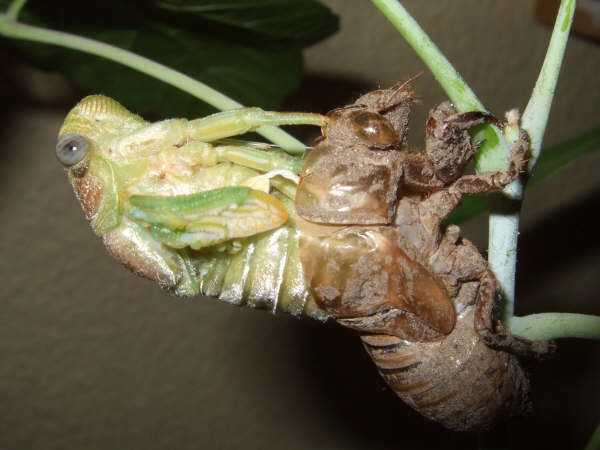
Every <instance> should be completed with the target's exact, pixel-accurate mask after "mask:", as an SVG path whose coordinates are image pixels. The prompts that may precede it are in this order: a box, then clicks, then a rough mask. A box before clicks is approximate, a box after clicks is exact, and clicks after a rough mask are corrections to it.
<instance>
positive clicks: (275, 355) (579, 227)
mask: <svg viewBox="0 0 600 450" xmlns="http://www.w3.org/2000/svg"><path fill="white" fill-rule="evenodd" d="M324 3H326V4H328V5H329V6H330V7H331V8H332V9H333V10H334V11H335V12H336V13H337V14H339V15H340V18H341V31H340V32H339V33H338V34H336V35H335V36H333V37H332V38H330V39H328V40H327V41H325V42H322V43H320V44H318V45H315V46H313V47H312V48H310V49H309V50H308V51H306V53H305V57H306V75H305V80H304V82H303V85H302V87H301V90H300V92H298V93H296V94H294V95H293V96H292V97H290V99H289V101H288V103H287V104H286V105H285V108H286V109H308V110H312V111H318V112H326V111H327V110H329V109H330V108H332V107H335V106H341V105H343V104H345V103H347V102H349V101H351V100H352V99H353V98H354V97H355V96H357V95H359V94H361V93H364V92H366V91H367V90H370V89H373V88H376V87H379V86H382V87H387V86H389V85H391V84H393V83H394V82H396V81H397V80H400V79H405V78H407V77H409V76H411V75H415V74H417V73H419V72H421V71H424V70H425V68H424V66H423V64H422V63H421V61H420V60H419V59H418V58H417V56H415V55H414V54H413V52H412V51H411V49H410V48H409V47H408V46H407V45H406V44H405V43H404V42H403V40H402V39H401V37H400V36H399V35H398V34H397V32H396V31H395V30H394V29H393V27H392V26H391V25H390V24H389V23H388V22H387V21H386V20H385V19H384V18H383V16H382V15H381V14H380V13H379V12H378V11H377V10H376V9H375V8H374V7H373V6H372V5H371V3H370V2H368V1H366V0H345V1H344V0H324ZM404 4H405V6H406V7H407V8H408V9H409V11H411V12H412V13H413V14H414V16H415V17H416V19H417V20H418V21H419V22H420V23H421V24H422V26H423V27H424V28H425V29H426V30H427V31H428V32H429V33H430V35H431V36H432V38H433V39H434V41H435V42H437V43H438V45H439V46H440V47H441V49H442V51H443V52H444V53H445V54H446V55H447V57H448V58H449V59H450V60H451V61H453V62H454V63H455V65H456V67H457V69H458V70H459V71H460V72H461V73H462V74H463V76H464V77H465V79H466V80H467V81H468V82H469V83H470V85H471V87H472V88H473V89H474V91H475V92H477V94H478V95H479V97H480V98H481V99H482V101H483V102H484V103H485V104H486V105H487V106H488V107H489V108H490V109H491V110H492V111H494V112H495V113H496V114H498V115H502V113H503V112H504V111H505V110H507V109H509V108H512V107H515V106H518V107H524V106H525V104H526V102H527V99H528V97H529V93H530V90H531V88H532V86H533V83H534V81H535V78H536V75H537V71H538V68H539V66H540V64H541V62H542V59H543V56H544V52H545V48H546V45H547V41H548V39H549V36H550V28H549V27H548V26H545V25H543V24H540V23H539V22H537V21H536V19H535V14H534V1H533V0H522V1H520V2H498V1H494V0H460V1H457V0H454V1H450V0H439V1H436V2H422V1H417V0H406V1H405V2H404ZM434 5H435V6H434ZM2 45H3V44H2V43H1V42H0V47H1V46H2ZM2 53H5V51H2ZM5 63H6V64H5V65H4V68H3V69H2V70H1V77H2V78H1V79H2V87H1V88H0V93H1V94H2V104H3V106H4V108H3V109H2V111H1V113H0V114H1V117H2V122H1V123H0V142H1V145H0V211H1V214H2V221H1V224H0V236H1V238H0V253H1V255H2V256H1V259H0V274H1V276H2V280H1V283H0V449H109V448H110V449H121V448H123V449H125V448H127V449H130V448H137V449H173V448H176V449H196V448H210V449H265V448H275V449H308V448H313V449H315V448H318V449H321V448H322V449H344V450H350V449H389V448H398V449H401V448H402V449H404V448H407V449H429V448H439V447H442V446H443V447H444V448H448V449H449V448H461V449H470V448H475V446H476V436H475V435H473V434H468V433H452V432H449V431H446V430H444V429H442V428H441V427H439V426H438V425H436V424H433V423H429V422H425V421H424V420H423V419H421V418H420V416H418V415H417V414H415V413H413V412H412V411H411V410H410V409H409V408H408V407H407V406H405V405H404V404H403V403H401V402H400V401H399V400H397V399H396V398H395V396H394V394H393V393H391V391H389V390H388V389H387V388H386V386H385V385H384V383H383V382H382V381H381V380H380V378H379V377H378V375H377V373H376V371H375V369H374V367H373V366H372V365H371V363H370V362H369V360H368V358H367V356H366V355H365V353H364V352H363V351H362V349H361V347H360V344H359V341H358V338H357V337H356V336H355V335H354V334H353V333H352V332H350V331H348V330H344V329H342V328H340V327H337V326H335V325H333V324H329V325H325V326H324V325H321V324H319V323H316V322H313V321H311V320H308V319H302V320H298V319H295V318H291V317H287V316H284V315H278V316H273V315H271V314H268V313H265V312H261V311H253V310H245V309H238V308H235V307H231V306H229V305H226V304H221V303H219V302H217V301H215V300H211V299H202V298H197V299H192V300H183V299H176V298H172V297H168V296H167V295H166V294H165V293H163V292H161V291H160V289H159V288H158V287H157V286H155V285H153V284H151V283H150V282H147V281H144V280H141V279H139V278H136V277H135V276H133V275H131V274H130V273H129V272H127V271H126V270H124V269H123V268H122V267H121V266H120V265H119V264H118V263H116V262H115V261H114V260H113V259H112V258H111V257H110V256H109V255H108V254H107V253H106V251H105V250H104V248H103V246H102V244H101V242H100V241H99V240H98V239H96V238H95V237H94V235H93V234H92V232H91V230H90V229H89V227H88V225H87V223H86V222H85V220H84V217H83V214H82V213H81V210H80V207H79V205H78V204H77V202H76V200H75V199H74V197H73V194H72V192H71V188H70V186H69V184H68V183H67V180H66V179H65V175H64V173H63V171H62V169H61V167H60V166H59V164H58V163H57V161H56V160H55V157H54V152H53V148H54V142H55V136H56V133H57V130H58V128H59V126H60V124H61V122H62V119H63V117H64V116H65V114H66V112H67V111H68V109H69V107H70V106H72V104H73V103H74V102H75V101H76V100H77V98H76V97H77V95H79V93H77V92H76V91H75V90H74V89H73V88H72V87H71V86H70V85H69V84H68V83H67V82H66V81H65V80H63V79H62V78H61V77H60V76H57V75H52V74H50V75H48V74H42V73H39V72H36V71H34V70H31V69H29V68H27V67H25V66H23V65H22V63H21V61H20V60H19V59H18V57H16V56H15V55H11V54H8V56H6V58H5ZM599 72H600V47H599V46H598V43H597V42H595V41H593V40H590V39H589V38H583V37H580V36H573V37H572V39H571V41H570V42H569V45H568V47H567V54H566V58H565V63H564V67H563V71H562V74H561V79H560V81H559V85H558V89H557V93H556V99H555V103H554V106H553V110H552V115H551V117H550V122H549V126H548V131H547V135H546V139H545V146H549V145H553V144H557V143H559V142H561V141H563V140H566V139H568V138H570V137H574V136H576V135H578V134H580V133H582V132H584V131H586V130H589V129H590V128H591V127H592V126H595V125H598V124H599V123H600V107H599V105H600V90H599V75H598V74H599ZM274 76H276V72H275V71H274ZM414 87H415V89H416V90H417V92H418V94H419V96H420V99H421V103H422V105H421V106H420V107H418V109H417V111H416V113H415V115H414V119H413V122H412V130H413V135H412V137H411V142H412V143H413V144H414V145H420V143H421V141H422V136H423V125H422V124H423V123H424V119H425V114H426V111H427V109H428V108H430V107H432V106H433V105H435V104H437V103H439V102H440V101H442V100H444V99H445V96H444V94H443V92H442V90H441V89H440V88H439V87H438V86H437V84H436V82H435V81H434V80H433V78H432V76H431V75H430V74H429V73H428V72H426V71H425V73H424V74H423V75H422V76H421V77H420V78H419V79H418V80H417V81H415V83H414ZM599 170H600V153H598V154H596V155H594V156H591V157H588V158H586V159H584V160H581V161H579V162H578V163H576V164H575V165H573V166H572V167H570V168H568V169H566V170H564V171H563V172H562V173H561V174H560V175H559V176H557V177H556V178H554V179H553V180H551V181H550V182H546V183H545V184H544V185H540V186H537V187H535V188H533V189H532V190H531V191H530V192H528V193H527V198H526V201H525V205H524V212H523V228H522V234H521V248H520V260H519V261H520V262H519V264H520V265H519V283H518V312H519V313H520V314H525V313H531V312H542V311H565V312H566V311H568V312H582V313H592V314H600V302H599V297H600V294H598V293H599V292H600V276H599V275H600V241H599V238H598V231H597V229H598V225H597V221H596V219H595V214H596V213H597V211H598V209H599V207H600V197H599V195H598V194H600V177H599V176H598V172H599ZM463 229H464V231H465V234H466V235H467V236H469V237H471V238H473V239H474V240H475V242H476V243H477V244H478V245H479V246H480V248H482V249H483V250H485V248H486V247H485V246H486V244H485V241H486V232H487V231H486V221H485V218H482V219H478V220H473V221H471V222H469V223H467V224H465V226H464V227H463ZM599 344H600V343H598V342H589V341H581V340H563V341H560V345H559V351H558V353H557V355H556V356H555V358H554V359H552V360H550V361H547V362H544V363H542V364H540V365H539V366H537V367H536V370H535V374H534V377H533V380H534V393H533V397H534V402H535V412H534V414H533V415H532V416H530V417H528V418H524V419H520V420H517V421H516V422H514V423H512V424H511V425H510V428H509V433H510V443H511V446H512V448H519V449H521V448H522V449H525V448H527V449H537V448H540V449H541V448H561V449H563V448H582V447H583V445H584V444H585V442H586V441H587V439H588V438H589V435H590V434H591V433H592V431H593V430H594V428H595V427H596V426H597V424H598V423H599V422H600V409H599V406H598V405H600V384H599V380H600V358H599V356H600V345H599Z"/></svg>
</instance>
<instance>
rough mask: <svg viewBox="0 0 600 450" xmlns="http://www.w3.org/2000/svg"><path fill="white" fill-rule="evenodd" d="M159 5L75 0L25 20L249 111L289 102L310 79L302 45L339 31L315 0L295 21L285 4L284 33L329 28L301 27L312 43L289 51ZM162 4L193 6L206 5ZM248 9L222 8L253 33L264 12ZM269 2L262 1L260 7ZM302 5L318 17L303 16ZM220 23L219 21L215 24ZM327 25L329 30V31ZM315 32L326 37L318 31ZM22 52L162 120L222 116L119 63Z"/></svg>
mask: <svg viewBox="0 0 600 450" xmlns="http://www.w3.org/2000/svg"><path fill="white" fill-rule="evenodd" d="M271 2H272V3H274V4H277V3H281V2H277V1H275V0H271ZM9 3H10V2H9V1H8V0H0V5H2V7H3V8H6V6H7V5H8V4H9ZM155 3H159V2H149V1H141V0H129V1H125V2H121V1H116V0H104V1H103V2H91V3H88V4H85V6H82V4H81V2H79V1H75V0H55V1H53V2H45V1H42V0H30V1H29V2H28V3H27V5H26V7H25V8H24V10H23V11H22V13H21V19H20V20H22V21H23V22H25V23H29V24H32V25H37V26H41V27H47V28H51V29H56V30H61V31H66V32H70V33H74V34H78V35H82V36H86V37H89V38H92V39H97V40H99V41H103V42H106V43H109V44H112V45H115V46H118V47H121V48H124V49H127V50H130V51H132V52H135V53H137V54H140V55H142V56H146V57H148V58H150V59H152V60H154V61H157V62H160V63H162V64H164V65H166V66H168V67H171V68H173V69H175V70H178V71H180V72H183V73H185V74H187V75H189V76H191V77H192V78H195V79H198V80H200V81H202V82H204V83H206V84H208V85H209V86H211V87H213V88H215V89H217V90H219V91H221V92H223V93H224V94H226V95H228V96H230V97H232V98H234V99H235V100H237V101H239V102H241V103H243V104H246V105H252V106H260V107H263V108H265V109H274V108H277V107H278V106H279V105H280V104H281V103H282V102H283V100H284V98H285V96H286V95H287V94H288V93H289V92H291V91H293V90H294V89H296V88H297V86H298V84H299V82H300V78H301V72H302V54H301V46H300V43H302V41H309V40H315V39H318V38H319V37H321V36H324V35H326V34H327V33H331V32H333V31H334V30H335V26H336V19H335V16H333V15H332V14H331V13H330V12H329V11H328V10H327V9H326V8H325V7H323V6H321V5H320V4H318V3H317V2H314V1H312V0H294V1H291V2H290V3H291V4H292V5H293V6H294V8H288V9H289V15H287V16H286V15H285V14H284V13H285V11H283V8H281V5H279V8H275V10H276V12H277V16H276V17H277V23H278V24H280V26H281V27H283V24H286V23H287V25H288V26H289V27H290V28H291V23H292V22H294V21H296V20H297V21H300V20H313V21H315V22H317V23H321V24H322V25H321V26H317V27H316V28H315V27H314V24H312V23H309V24H306V23H305V24H302V23H299V22H298V23H297V25H296V27H298V28H302V27H304V29H306V30H307V31H306V33H305V35H304V37H303V38H302V39H296V41H295V42H293V41H292V40H290V41H289V42H288V43H287V44H288V45H287V46H282V44H281V39H280V38H279V36H277V35H272V36H269V37H268V39H266V38H264V37H262V38H261V40H260V41H251V40H249V39H248V38H247V37H246V38H245V39H242V38H240V39H238V40H236V39H235V36H234V34H232V32H231V25H230V24H229V25H225V26H221V27H220V28H218V27H214V26H213V27H212V28H211V29H210V30H207V27H206V26H203V25H205V23H206V20H205V18H202V17H197V15H196V13H193V14H192V13H189V14H187V13H186V12H185V11H179V12H178V13H177V14H173V13H172V12H168V11H165V10H163V9H160V8H159V7H158V6H157V5H156V4H155ZM161 3H171V4H173V5H176V6H177V5H179V4H181V5H184V6H185V5H187V6H188V7H191V6H193V5H194V4H200V3H203V2H192V1H185V2H184V1H170V2H164V1H163V2H161ZM205 3H207V4H208V2H205ZM247 3H248V2H244V1H239V2H236V3H234V2H224V3H222V4H221V3H219V4H220V5H221V6H223V5H226V4H228V5H229V12H228V14H229V15H235V17H236V18H237V21H238V23H237V26H239V27H242V25H243V26H246V27H249V26H250V25H251V24H252V23H254V22H256V21H257V18H256V16H255V14H256V11H254V10H253V9H252V8H249V6H248V4H247ZM262 3H263V2H261V1H259V2H257V4H259V5H262ZM264 3H265V4H267V3H268V2H266V1H265V2H264ZM302 5H304V6H306V8H307V10H308V11H309V12H310V13H308V14H305V15H302V14H300V13H299V8H300V6H302ZM275 6H277V5H275ZM245 11H247V12H245ZM257 11H261V12H262V13H263V14H268V13H269V8H267V7H266V5H264V6H263V7H262V8H259V9H258V10H257ZM253 14H254V15H253ZM183 16H185V17H183ZM218 16H219V14H216V16H215V17H218ZM319 18H320V19H319ZM182 19H185V20H182ZM286 20H287V22H286ZM231 22H232V23H234V22H233V21H232V20H231ZM324 23H329V26H325V25H323V24H324ZM234 25H235V23H234ZM315 29H318V31H319V33H314V32H313V31H311V30H315ZM15 45H18V46H19V47H20V48H21V49H22V50H23V52H24V53H25V55H26V57H27V58H28V59H30V60H31V61H32V62H33V63H34V64H36V65H38V66H40V67H41V68H43V69H46V70H53V71H59V72H62V73H64V74H65V75H67V76H68V77H70V78H72V79H73V80H74V81H75V82H76V83H77V84H78V85H79V86H80V87H81V88H82V89H84V90H85V91H88V92H96V93H103V94H106V95H109V96H111V97H114V98H116V99H117V100H119V101H120V102H122V103H123V104H124V105H126V106H127V107H128V108H130V109H132V110H133V111H135V112H138V113H148V112H152V113H155V114H156V115H158V116H159V117H172V116H187V117H199V116H202V115H205V114H207V113H210V112H214V109H213V108H212V107H210V106H208V105H206V104H204V103H203V102H201V101H199V100H198V99H196V98H193V97H192V96H190V95H189V94H186V93H184V92H183V91H180V90H179V89H176V88H174V87H172V86H169V85H167V84H165V83H162V82H160V81H158V80H155V79H154V78H152V77H150V76H147V75H144V74H140V73H139V72H137V71H135V70H133V69H129V68H127V67H124V66H121V65H120V64H117V63H114V62H112V61H108V60H105V59H103V58H99V57H96V56H92V55H89V54H84V53H81V52H75V51H72V50H67V49H64V48H60V47H54V46H48V45H42V44H36V43H30V42H15Z"/></svg>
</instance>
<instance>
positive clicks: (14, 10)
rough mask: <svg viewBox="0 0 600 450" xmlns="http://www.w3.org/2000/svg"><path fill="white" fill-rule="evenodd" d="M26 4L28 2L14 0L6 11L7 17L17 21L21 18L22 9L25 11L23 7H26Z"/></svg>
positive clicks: (25, 0)
mask: <svg viewBox="0 0 600 450" xmlns="http://www.w3.org/2000/svg"><path fill="white" fill-rule="evenodd" d="M25 3H27V0H14V1H13V2H12V3H11V5H10V6H9V7H8V9H7V10H6V15H7V16H8V17H10V18H11V19H12V20H17V19H18V18H19V13H20V12H21V9H23V6H25Z"/></svg>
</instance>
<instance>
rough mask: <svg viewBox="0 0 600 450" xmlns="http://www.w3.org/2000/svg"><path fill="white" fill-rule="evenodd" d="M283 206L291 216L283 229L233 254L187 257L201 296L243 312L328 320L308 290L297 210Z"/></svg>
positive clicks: (246, 241)
mask: <svg viewBox="0 0 600 450" xmlns="http://www.w3.org/2000/svg"><path fill="white" fill-rule="evenodd" d="M280 200H281V201H282V202H283V203H284V204H285V205H286V207H287V209H288V211H289V213H290V217H289V219H288V222H287V223H286V225H285V226H282V227H279V228H277V229H275V230H272V231H268V232H265V233H261V234H258V235H255V236H252V237H250V238H246V239H244V240H243V241H242V244H241V248H239V249H236V250H235V251H234V252H231V251H229V252H228V251H214V250H209V251H204V252H202V251H199V252H190V253H189V256H190V259H191V263H192V265H193V266H195V268H196V273H197V279H198V283H199V287H200V293H201V294H203V295H206V296H209V297H216V298H218V299H219V300H222V301H225V302H228V303H232V304H235V305H239V306H249V307H254V308H261V309H269V310H271V311H273V312H275V311H283V312H287V313H290V314H293V315H300V314H306V315H308V316H310V317H313V318H316V319H320V320H325V319H326V318H327V317H328V316H327V314H326V313H325V312H324V311H322V310H321V309H319V307H318V306H317V305H316V303H315V301H314V299H313V297H312V295H310V292H309V291H308V289H307V288H306V283H305V279H304V273H303V270H302V265H301V262H300V258H299V256H298V230H297V229H296V225H295V221H294V216H295V213H294V209H293V205H292V204H291V201H289V200H287V199H285V198H283V196H281V198H280Z"/></svg>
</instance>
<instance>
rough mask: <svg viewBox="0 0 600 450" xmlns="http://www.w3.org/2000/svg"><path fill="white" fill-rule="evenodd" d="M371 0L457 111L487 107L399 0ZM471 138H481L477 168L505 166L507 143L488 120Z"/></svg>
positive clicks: (481, 170)
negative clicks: (429, 72)
mask: <svg viewBox="0 0 600 450" xmlns="http://www.w3.org/2000/svg"><path fill="white" fill-rule="evenodd" d="M371 1H372V2H373V4H374V5H375V6H376V7H377V8H378V9H379V10H380V11H381V12H382V13H383V15H384V16H385V17H387V19H388V20H389V21H390V22H391V24H392V25H393V26H394V27H395V28H396V29H397V30H398V31H399V32H400V34H401V35H402V37H404V39H405V40H406V42H407V43H408V44H409V45H410V46H411V47H412V49H413V50H414V51H415V53H417V55H419V57H420V58H421V60H422V61H423V63H425V65H426V66H427V68H428V69H429V70H430V71H431V73H432V74H433V76H434V77H435V79H436V80H437V81H438V83H440V85H441V86H442V88H443V89H444V92H445V93H446V95H448V97H449V98H450V100H452V103H453V104H454V106H455V107H456V109H457V110H458V111H459V112H467V111H487V110H486V108H485V106H484V105H483V103H482V102H481V101H480V100H479V98H477V96H476V95H475V93H474V92H473V90H472V89H471V88H470V86H469V85H468V84H467V83H466V82H465V80H464V79H463V78H462V76H461V75H460V74H459V73H458V71H457V70H456V69H455V68H454V66H453V65H452V64H451V63H450V61H448V59H447V58H446V57H445V56H444V54H443V53H442V52H441V51H440V49H439V48H438V47H437V45H435V43H434V42H433V41H432V40H431V38H430V37H429V36H428V35H427V33H425V31H424V30H423V29H422V28H421V26H420V25H419V24H418V23H417V21H416V20H415V19H414V18H413V17H412V16H411V15H410V13H409V12H408V11H407V10H406V8H404V6H402V4H401V3H400V2H399V1H398V0H371ZM473 138H474V140H475V141H480V142H483V145H482V146H481V147H480V148H479V151H478V152H477V155H476V158H477V161H476V163H477V166H476V169H477V171H478V172H483V171H489V170H503V169H504V168H506V162H507V155H508V149H509V148H510V145H509V143H508V142H506V140H505V139H504V136H503V135H502V132H501V131H500V130H499V129H498V128H497V127H496V126H493V125H489V124H487V125H482V126H480V127H478V129H477V131H476V132H475V133H474V135H473Z"/></svg>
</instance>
